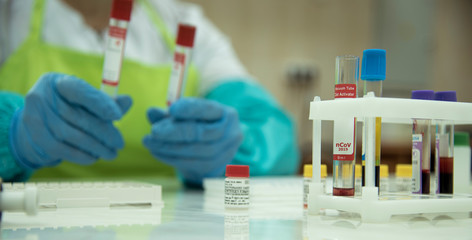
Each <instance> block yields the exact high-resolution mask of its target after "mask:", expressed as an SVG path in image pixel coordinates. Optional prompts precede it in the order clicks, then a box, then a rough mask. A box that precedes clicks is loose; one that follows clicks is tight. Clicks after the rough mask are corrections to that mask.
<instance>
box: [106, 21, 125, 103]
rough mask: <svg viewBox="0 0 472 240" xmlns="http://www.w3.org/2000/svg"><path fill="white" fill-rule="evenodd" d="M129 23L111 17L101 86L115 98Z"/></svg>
mask: <svg viewBox="0 0 472 240" xmlns="http://www.w3.org/2000/svg"><path fill="white" fill-rule="evenodd" d="M128 24H129V21H126V20H120V19H115V18H110V26H109V29H108V38H107V40H106V46H105V58H104V63H103V73H102V84H101V87H100V88H101V90H102V91H103V92H105V93H106V94H108V95H109V96H111V97H113V98H114V97H116V95H117V93H118V85H119V81H120V73H121V64H122V62H123V55H124V50H125V42H126V33H127V30H128Z"/></svg>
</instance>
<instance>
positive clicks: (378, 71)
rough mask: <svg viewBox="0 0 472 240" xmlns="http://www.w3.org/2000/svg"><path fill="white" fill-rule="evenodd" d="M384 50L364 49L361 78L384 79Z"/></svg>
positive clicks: (369, 79) (368, 79) (370, 79)
mask: <svg viewBox="0 0 472 240" xmlns="http://www.w3.org/2000/svg"><path fill="white" fill-rule="evenodd" d="M385 56H386V51H385V50H383V49H366V50H364V52H363V54H362V73H361V79H362V80H367V81H382V80H385V72H386V59H385V58H386V57H385Z"/></svg>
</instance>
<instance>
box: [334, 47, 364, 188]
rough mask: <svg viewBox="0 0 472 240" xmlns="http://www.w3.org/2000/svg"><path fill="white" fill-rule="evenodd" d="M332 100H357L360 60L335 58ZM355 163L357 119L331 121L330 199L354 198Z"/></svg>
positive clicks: (352, 57)
mask: <svg viewBox="0 0 472 240" xmlns="http://www.w3.org/2000/svg"><path fill="white" fill-rule="evenodd" d="M335 78H336V79H335V89H334V98H335V100H337V101H345V100H344V99H346V98H357V83H358V81H359V57H357V56H349V55H347V56H338V57H336V72H335ZM355 160H356V118H353V119H352V118H351V119H349V118H341V119H335V120H334V131H333V195H335V196H354V169H355V168H354V166H355Z"/></svg>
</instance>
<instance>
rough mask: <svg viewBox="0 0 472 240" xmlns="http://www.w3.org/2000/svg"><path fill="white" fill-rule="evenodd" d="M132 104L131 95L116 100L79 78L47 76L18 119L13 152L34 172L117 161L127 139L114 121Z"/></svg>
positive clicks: (12, 138)
mask: <svg viewBox="0 0 472 240" xmlns="http://www.w3.org/2000/svg"><path fill="white" fill-rule="evenodd" d="M131 104H132V101H131V98H130V97H128V96H119V97H117V98H116V99H115V101H114V100H113V99H112V98H110V97H109V96H107V95H106V94H104V93H102V92H100V91H99V90H97V89H95V88H94V87H92V86H91V85H89V84H88V83H86V82H85V81H83V80H81V79H79V78H76V77H74V76H70V75H65V74H59V73H48V74H45V75H43V76H42V77H41V78H40V79H39V80H38V81H37V82H36V84H35V85H34V86H33V87H32V88H31V90H30V91H29V92H28V94H27V95H26V98H25V105H24V107H23V108H22V109H19V110H18V111H17V112H15V114H14V116H13V118H12V121H11V127H10V134H9V136H10V148H11V150H12V152H13V155H14V156H15V158H16V159H17V162H18V163H19V165H21V166H23V167H26V168H30V169H37V168H41V167H45V166H54V165H57V164H59V163H60V162H61V161H62V160H65V159H66V160H68V161H71V162H75V163H78V164H82V165H87V164H92V163H94V162H95V161H96V160H97V159H99V158H103V159H113V158H115V157H116V155H117V150H118V149H121V148H123V146H124V141H123V138H122V136H121V134H120V132H119V131H118V129H116V128H115V127H114V126H113V123H112V121H114V120H118V119H120V118H121V117H122V116H123V115H124V114H125V113H126V112H127V111H128V109H129V108H130V107H131Z"/></svg>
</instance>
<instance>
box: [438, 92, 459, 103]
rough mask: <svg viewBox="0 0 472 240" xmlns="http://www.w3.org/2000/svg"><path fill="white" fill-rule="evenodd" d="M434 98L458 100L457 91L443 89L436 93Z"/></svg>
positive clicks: (450, 100)
mask: <svg viewBox="0 0 472 240" xmlns="http://www.w3.org/2000/svg"><path fill="white" fill-rule="evenodd" d="M434 100H438V101H448V102H457V97H456V91H442V92H436V93H435V94H434Z"/></svg>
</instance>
